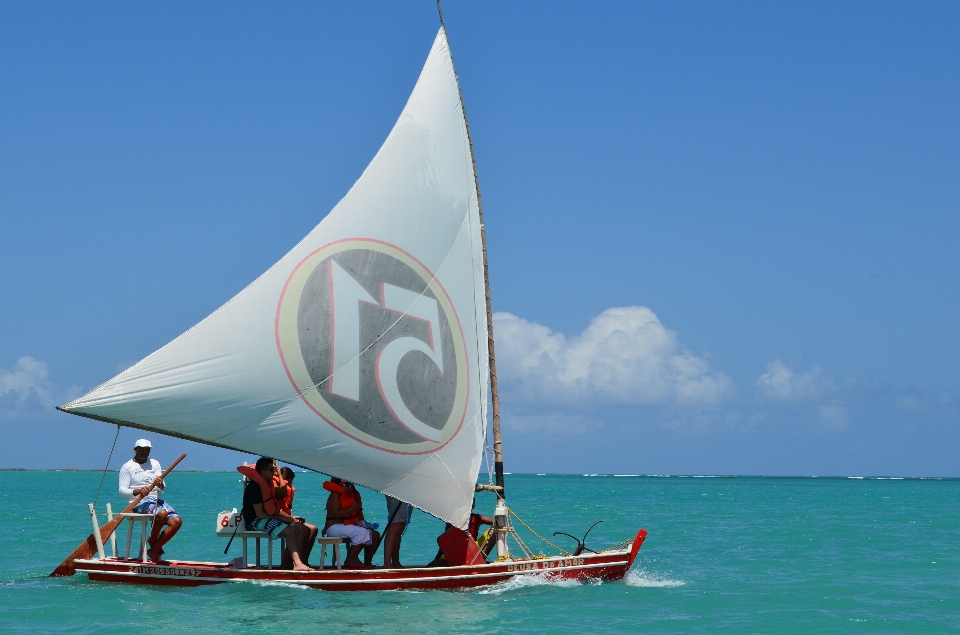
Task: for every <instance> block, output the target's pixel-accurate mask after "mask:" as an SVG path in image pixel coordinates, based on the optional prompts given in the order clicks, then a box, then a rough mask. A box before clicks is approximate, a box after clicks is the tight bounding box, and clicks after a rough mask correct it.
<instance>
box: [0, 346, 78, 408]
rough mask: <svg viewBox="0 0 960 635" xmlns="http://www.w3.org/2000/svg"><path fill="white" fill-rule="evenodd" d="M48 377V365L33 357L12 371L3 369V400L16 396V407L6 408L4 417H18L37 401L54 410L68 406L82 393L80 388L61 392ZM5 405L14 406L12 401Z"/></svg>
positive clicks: (22, 360) (0, 390) (0, 378)
mask: <svg viewBox="0 0 960 635" xmlns="http://www.w3.org/2000/svg"><path fill="white" fill-rule="evenodd" d="M48 375H49V372H48V371H47V364H46V362H41V361H39V360H36V359H34V358H32V357H21V358H20V359H18V360H17V361H16V363H15V364H14V365H13V367H12V368H11V369H10V370H7V369H6V368H0V398H5V397H7V395H16V398H15V399H13V404H12V408H11V407H9V405H8V406H5V407H4V411H3V413H2V414H3V416H5V417H10V418H12V417H16V416H17V415H18V414H20V413H21V412H22V411H23V410H24V409H26V408H27V407H28V405H29V404H32V403H34V402H36V403H39V405H40V406H42V407H44V408H50V407H53V406H56V405H59V404H61V403H66V402H67V401H69V400H70V399H71V398H72V397H74V396H76V395H77V394H79V392H80V389H79V388H78V387H77V386H70V387H69V388H68V389H67V390H65V391H58V389H57V386H56V384H54V383H53V382H52V381H50V379H49V377H48ZM4 403H5V404H10V401H8V400H6V399H4Z"/></svg>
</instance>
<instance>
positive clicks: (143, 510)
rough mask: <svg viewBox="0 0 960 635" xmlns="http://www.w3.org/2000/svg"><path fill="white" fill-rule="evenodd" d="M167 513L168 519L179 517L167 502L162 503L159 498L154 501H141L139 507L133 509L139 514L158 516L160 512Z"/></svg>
mask: <svg viewBox="0 0 960 635" xmlns="http://www.w3.org/2000/svg"><path fill="white" fill-rule="evenodd" d="M161 510H163V511H166V512H167V518H173V517H174V516H179V515H180V514H178V513H177V510H175V509H174V508H173V507H170V505H168V504H167V503H166V502H165V501H162V500H160V499H158V498H155V499H153V500H145V501H141V502H140V504H139V505H137V506H136V507H134V508H133V511H134V512H136V513H137V514H156V513H157V512H159V511H161Z"/></svg>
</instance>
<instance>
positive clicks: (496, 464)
mask: <svg viewBox="0 0 960 635" xmlns="http://www.w3.org/2000/svg"><path fill="white" fill-rule="evenodd" d="M437 11H438V12H439V13H440V27H441V28H442V29H443V33H444V35H446V36H447V45H448V46H449V43H450V35H449V34H448V33H447V25H446V23H445V22H444V21H443V7H441V6H440V0H437ZM450 63H451V64H452V65H453V74H454V77H455V78H456V82H457V93H458V94H459V96H460V107H461V109H462V110H463V123H464V125H465V126H466V128H467V144H468V145H469V146H470V161H471V163H472V164H473V183H474V186H475V187H476V190H477V208H478V210H479V212H480V248H481V250H482V251H483V297H484V302H485V304H486V309H487V354H488V356H489V358H490V395H491V398H492V401H493V471H494V478H495V481H494V482H495V485H496V487H497V489H496V492H497V497H498V498H499V499H503V498H504V497H505V496H504V494H505V491H504V486H503V443H502V442H501V440H500V395H499V392H498V390H497V356H496V354H495V352H494V345H493V309H491V308H490V275H489V273H488V268H487V229H486V226H485V225H484V223H483V198H482V197H481V196H480V178H479V177H478V176H477V155H476V154H474V152H473V137H472V136H471V135H470V121H469V119H467V107H466V105H465V104H464V103H463V91H462V90H461V89H460V78H459V77H458V76H457V65H456V64H454V63H453V50H452V49H451V50H450Z"/></svg>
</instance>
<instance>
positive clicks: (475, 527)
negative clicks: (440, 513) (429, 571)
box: [427, 499, 497, 567]
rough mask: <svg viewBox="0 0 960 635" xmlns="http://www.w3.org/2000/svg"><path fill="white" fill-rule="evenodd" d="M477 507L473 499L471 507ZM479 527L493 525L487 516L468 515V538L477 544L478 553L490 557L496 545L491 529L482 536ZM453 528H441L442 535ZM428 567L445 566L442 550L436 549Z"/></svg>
mask: <svg viewBox="0 0 960 635" xmlns="http://www.w3.org/2000/svg"><path fill="white" fill-rule="evenodd" d="M476 506H477V499H473V507H474V508H475V507H476ZM481 525H493V519H492V518H490V517H489V516H484V515H482V514H474V513H471V514H470V522H469V524H468V525H467V533H469V534H470V537H471V538H473V539H474V540H475V541H476V542H477V547H478V548H479V549H480V553H482V554H483V555H484V557H486V556H488V555H490V550H491V549H493V545H495V544H496V542H497V541H496V540H494V539H493V527H491V528H490V529H488V530H486V531H485V532H483V535H482V536H481V535H480V526H481ZM451 527H453V525H451V524H450V523H447V524H446V526H445V527H444V528H443V531H444V533H446V531H447V530H448V529H450V528H451ZM427 566H428V567H445V566H447V557H446V556H444V555H443V550H442V549H438V550H437V555H436V556H434V557H433V560H432V561H431V562H430V563H429V564H428V565H427Z"/></svg>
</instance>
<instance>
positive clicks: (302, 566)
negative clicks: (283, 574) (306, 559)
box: [293, 564, 313, 571]
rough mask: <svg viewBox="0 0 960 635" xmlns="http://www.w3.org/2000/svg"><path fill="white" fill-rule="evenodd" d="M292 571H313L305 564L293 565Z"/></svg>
mask: <svg viewBox="0 0 960 635" xmlns="http://www.w3.org/2000/svg"><path fill="white" fill-rule="evenodd" d="M293 570H294V571H313V567H310V566H307V565H305V564H295V565H293Z"/></svg>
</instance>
